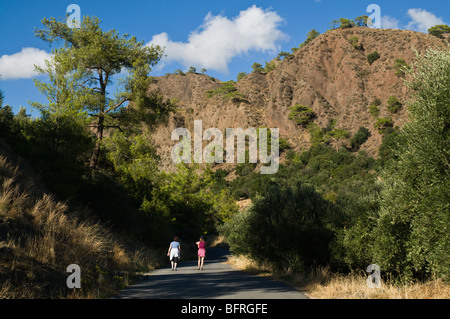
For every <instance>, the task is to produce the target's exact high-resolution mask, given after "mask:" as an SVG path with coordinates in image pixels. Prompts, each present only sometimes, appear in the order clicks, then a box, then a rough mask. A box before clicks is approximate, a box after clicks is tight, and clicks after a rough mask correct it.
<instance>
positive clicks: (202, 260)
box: [200, 257, 205, 269]
mask: <svg viewBox="0 0 450 319" xmlns="http://www.w3.org/2000/svg"><path fill="white" fill-rule="evenodd" d="M200 259H201V263H200V269H203V262H204V260H205V257H200Z"/></svg>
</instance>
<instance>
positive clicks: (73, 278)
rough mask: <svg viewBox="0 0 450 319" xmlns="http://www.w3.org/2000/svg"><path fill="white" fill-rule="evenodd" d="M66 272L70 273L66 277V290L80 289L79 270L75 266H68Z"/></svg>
mask: <svg viewBox="0 0 450 319" xmlns="http://www.w3.org/2000/svg"><path fill="white" fill-rule="evenodd" d="M66 272H70V273H72V274H71V275H70V276H69V277H67V280H66V284H67V288H70V289H73V288H81V269H80V266H78V265H77V264H70V265H69V266H67V269H66Z"/></svg>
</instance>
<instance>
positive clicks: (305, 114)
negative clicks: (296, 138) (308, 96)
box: [289, 104, 315, 126]
mask: <svg viewBox="0 0 450 319" xmlns="http://www.w3.org/2000/svg"><path fill="white" fill-rule="evenodd" d="M289 110H291V111H290V112H289V119H290V120H293V121H295V123H297V124H298V125H302V126H306V125H307V124H308V123H309V122H310V121H311V120H312V119H313V118H314V117H315V113H314V111H313V110H312V108H310V107H307V106H305V105H300V104H296V105H294V106H291V107H289Z"/></svg>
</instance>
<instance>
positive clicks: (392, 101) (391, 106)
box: [387, 96, 402, 113]
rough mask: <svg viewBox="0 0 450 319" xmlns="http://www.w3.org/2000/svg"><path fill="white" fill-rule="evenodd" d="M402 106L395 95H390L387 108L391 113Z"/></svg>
mask: <svg viewBox="0 0 450 319" xmlns="http://www.w3.org/2000/svg"><path fill="white" fill-rule="evenodd" d="M401 107H402V103H400V101H399V100H398V99H397V98H396V97H395V96H390V97H389V98H388V100H387V109H388V110H389V111H390V112H392V113H397V111H398V110H400V108H401Z"/></svg>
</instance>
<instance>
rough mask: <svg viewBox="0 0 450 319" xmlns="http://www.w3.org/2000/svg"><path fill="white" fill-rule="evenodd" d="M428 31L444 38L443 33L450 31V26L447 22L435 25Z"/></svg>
mask: <svg viewBox="0 0 450 319" xmlns="http://www.w3.org/2000/svg"><path fill="white" fill-rule="evenodd" d="M428 33H429V34H431V35H434V36H435V37H438V38H440V39H443V38H444V36H443V35H444V34H445V33H450V27H449V26H448V25H445V24H440V25H435V26H434V27H431V28H429V29H428Z"/></svg>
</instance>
